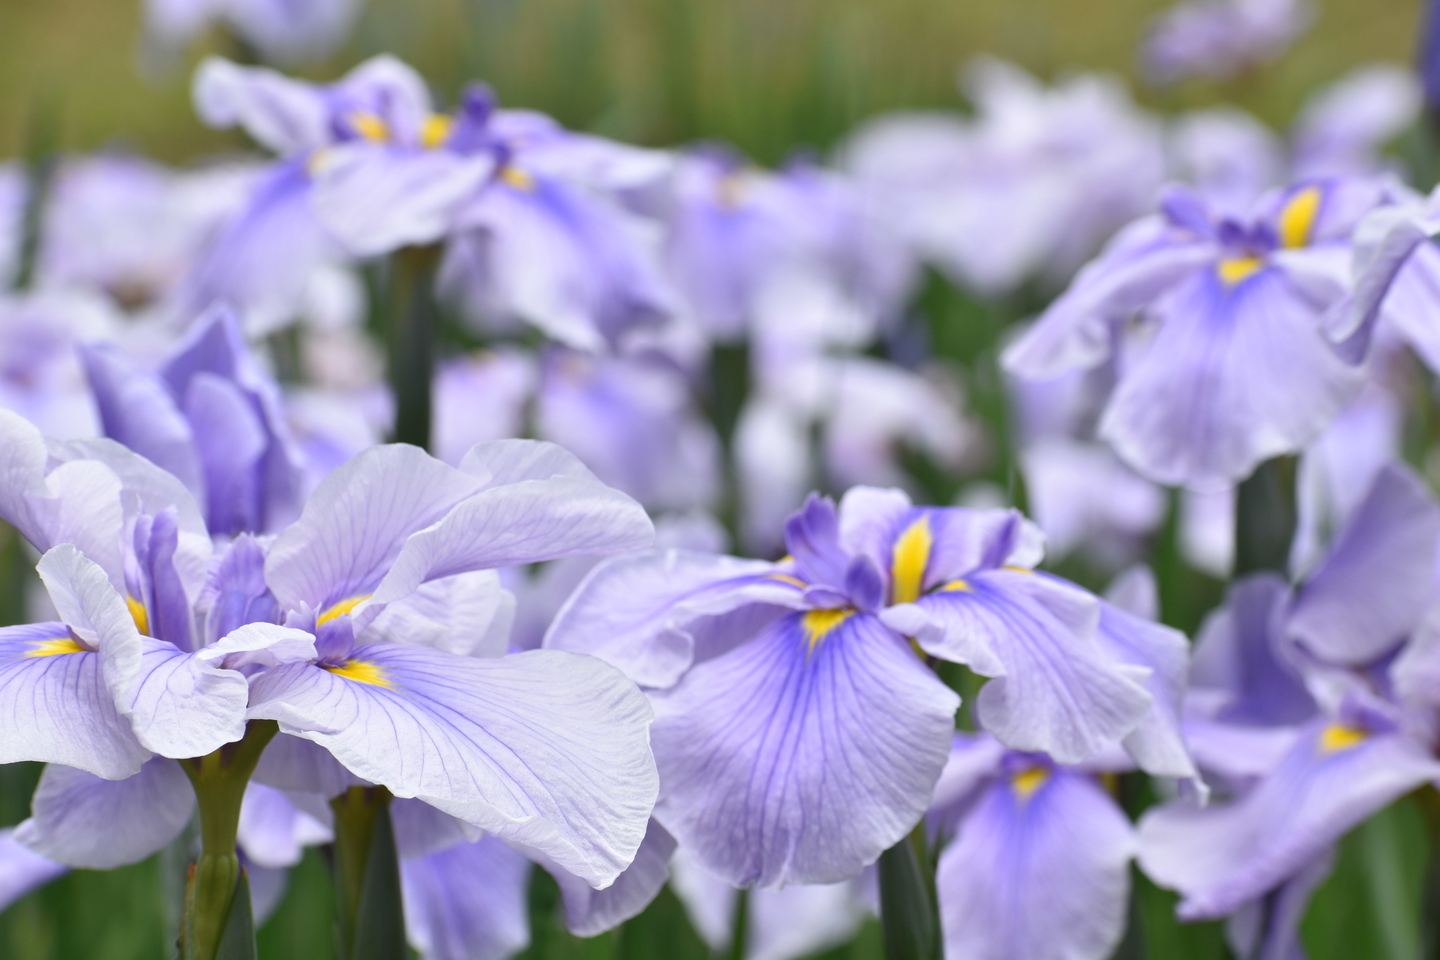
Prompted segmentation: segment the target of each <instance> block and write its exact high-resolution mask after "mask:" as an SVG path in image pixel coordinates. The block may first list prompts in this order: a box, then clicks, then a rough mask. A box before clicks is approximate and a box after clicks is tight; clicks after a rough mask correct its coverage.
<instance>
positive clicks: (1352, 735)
mask: <svg viewBox="0 0 1440 960" xmlns="http://www.w3.org/2000/svg"><path fill="white" fill-rule="evenodd" d="M1368 736H1369V734H1368V733H1366V732H1365V731H1364V730H1360V729H1358V728H1356V727H1352V726H1349V725H1348V724H1344V723H1332V724H1330V725H1329V726H1327V727H1326V728H1325V729H1324V730H1322V731H1321V732H1320V752H1321V753H1340V752H1341V751H1342V750H1349V749H1350V748H1351V747H1357V746H1359V745H1360V744H1361V743H1363V742H1364V741H1365V738H1366V737H1368Z"/></svg>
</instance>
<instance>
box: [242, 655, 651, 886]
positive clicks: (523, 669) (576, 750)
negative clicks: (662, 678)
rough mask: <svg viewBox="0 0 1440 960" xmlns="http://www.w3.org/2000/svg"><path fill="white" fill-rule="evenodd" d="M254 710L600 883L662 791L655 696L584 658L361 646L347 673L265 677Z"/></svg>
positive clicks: (631, 850) (283, 671)
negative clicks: (653, 733)
mask: <svg viewBox="0 0 1440 960" xmlns="http://www.w3.org/2000/svg"><path fill="white" fill-rule="evenodd" d="M250 716H251V717H255V718H266V719H273V720H278V721H280V730H281V732H282V733H289V734H293V735H295V736H299V737H304V738H306V739H309V740H313V741H314V742H316V743H318V744H320V745H321V746H323V747H325V748H326V749H327V750H329V751H330V752H331V753H332V754H334V755H335V757H336V759H338V760H339V761H340V762H341V763H343V764H344V765H345V766H346V767H348V768H349V769H350V770H351V771H352V772H353V773H355V774H356V775H357V776H360V777H363V778H365V779H367V780H370V781H373V782H375V783H379V784H382V785H384V786H386V787H388V788H389V789H390V791H391V792H392V793H393V794H395V795H396V796H397V797H418V798H420V799H422V800H425V801H426V802H428V803H430V804H432V805H434V806H436V807H438V808H440V809H441V810H443V811H445V812H446V813H449V814H451V815H452V816H456V817H459V818H460V819H462V820H465V821H467V822H469V823H472V824H474V825H476V826H478V827H480V828H482V829H484V830H486V831H488V832H490V833H493V834H495V835H496V836H499V837H501V838H502V839H507V840H514V841H515V842H517V843H523V844H526V845H528V846H532V847H535V848H537V849H540V850H543V851H544V852H545V853H546V854H547V855H549V856H550V857H551V858H552V859H554V860H555V862H556V863H558V864H560V865H561V866H563V867H564V868H565V869H567V870H569V871H571V872H572V873H575V874H577V875H579V876H581V877H583V878H584V879H585V880H586V881H588V882H590V883H592V884H594V885H596V886H604V885H606V884H608V883H610V882H611V881H613V880H614V879H615V877H616V876H617V875H618V874H619V873H620V872H621V871H622V870H623V869H624V868H625V866H626V865H627V864H628V863H629V862H630V859H631V858H632V857H633V856H634V854H635V850H636V848H638V847H639V845H640V841H641V839H642V838H643V837H644V832H645V824H646V822H647V821H648V819H649V815H650V809H651V805H652V804H653V803H654V798H655V794H656V791H657V789H658V778H657V776H656V773H655V768H654V760H653V759H652V757H651V756H650V750H649V747H648V730H649V725H650V720H651V711H650V706H649V704H648V703H647V702H646V701H645V698H644V696H643V695H642V694H641V693H640V692H639V691H638V690H637V689H636V688H635V687H634V685H633V684H631V683H630V682H629V681H628V680H626V679H625V678H624V677H623V675H621V674H620V672H619V671H617V670H615V669H614V668H613V667H609V666H607V665H605V664H603V663H602V662H600V661H599V660H596V659H594V658H591V657H581V656H577V655H575V654H569V653H560V652H558V651H550V650H535V651H529V652H527V653H520V654H515V655H513V656H507V657H499V658H495V659H480V658H476V657H456V656H451V655H449V654H445V653H441V652H439V651H435V650H430V649H427V648H424V647H416V646H410V645H408V644H374V645H371V646H365V647H358V648H356V650H355V651H354V653H353V655H352V659H351V660H350V661H349V662H348V664H347V665H346V666H344V667H339V668H336V669H335V670H334V671H331V670H326V669H324V668H321V667H318V666H310V665H304V664H294V665H289V666H282V667H275V668H272V669H270V670H268V671H266V672H264V673H262V674H260V675H259V676H258V677H256V678H255V680H254V686H253V693H252V705H251V709H250Z"/></svg>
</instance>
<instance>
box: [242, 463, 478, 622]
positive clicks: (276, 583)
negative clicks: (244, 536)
mask: <svg viewBox="0 0 1440 960" xmlns="http://www.w3.org/2000/svg"><path fill="white" fill-rule="evenodd" d="M479 488H480V483H479V481H477V480H476V479H475V478H474V477H471V476H467V475H466V474H464V473H462V472H460V471H459V470H456V469H455V468H454V467H450V466H447V465H445V464H443V463H441V462H440V461H439V460H436V459H434V458H433V457H431V456H430V455H429V454H427V453H425V451H423V450H421V449H419V448H418V447H411V446H406V445H404V444H390V445H388V446H383V447H374V448H372V449H370V450H366V451H364V452H363V453H361V454H359V455H358V456H356V457H354V458H353V459H351V460H350V461H349V462H348V463H345V464H344V465H342V466H340V467H338V468H336V469H335V471H334V472H332V473H331V474H330V475H329V476H328V477H326V478H325V480H324V481H323V482H322V483H321V484H320V486H319V487H318V488H316V490H315V492H314V493H312V494H311V495H310V499H309V501H307V502H306V504H305V509H304V511H303V512H302V513H301V514H300V519H299V520H297V521H296V522H295V523H293V524H291V525H290V527H288V528H287V529H286V530H285V532H284V533H282V534H281V535H280V536H279V537H277V538H276V540H275V542H274V543H273V544H272V545H271V547H270V550H269V552H268V554H267V556H266V558H265V580H266V582H267V583H269V584H270V588H271V589H272V590H273V591H274V592H275V597H276V599H278V600H279V601H280V605H281V608H282V609H287V610H293V609H297V608H299V607H300V605H301V604H303V603H309V604H310V605H311V606H313V607H316V608H317V609H323V608H324V607H326V606H328V605H329V604H331V603H335V602H336V601H339V600H344V599H349V598H352V597H357V596H360V595H364V594H367V593H370V592H373V591H374V589H375V587H376V586H378V585H379V583H380V580H381V578H382V577H383V576H384V575H385V572H386V571H387V570H388V569H389V567H390V564H391V563H393V562H394V560H395V558H396V557H397V556H398V555H399V553H400V550H401V548H402V547H403V546H404V545H405V541H406V539H407V538H408V537H409V536H410V535H411V534H412V533H415V532H416V531H417V530H422V529H424V528H426V527H428V526H430V525H431V524H433V523H435V522H436V521H437V520H440V519H441V518H442V517H444V516H445V514H446V513H448V512H449V511H450V510H451V509H452V508H453V507H454V506H455V505H456V504H457V503H459V502H460V501H462V500H464V499H465V498H466V497H468V496H471V495H472V494H474V493H475V492H476V490H478V489H479Z"/></svg>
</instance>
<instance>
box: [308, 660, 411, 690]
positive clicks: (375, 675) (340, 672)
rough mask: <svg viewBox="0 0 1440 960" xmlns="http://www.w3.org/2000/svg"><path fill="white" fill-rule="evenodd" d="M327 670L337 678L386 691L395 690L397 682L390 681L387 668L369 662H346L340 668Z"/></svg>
mask: <svg viewBox="0 0 1440 960" xmlns="http://www.w3.org/2000/svg"><path fill="white" fill-rule="evenodd" d="M325 669H326V670H328V671H330V672H331V673H333V674H335V676H337V677H344V678H345V679H346V680H354V681H355V682H356V683H364V684H368V685H369V686H372V687H382V688H384V689H386V690H394V689H395V682H394V681H393V680H391V679H390V675H389V674H388V673H387V672H386V670H385V668H384V667H382V666H380V664H378V663H372V662H371V661H369V660H346V661H345V662H344V663H342V664H341V665H340V666H338V667H326V668H325Z"/></svg>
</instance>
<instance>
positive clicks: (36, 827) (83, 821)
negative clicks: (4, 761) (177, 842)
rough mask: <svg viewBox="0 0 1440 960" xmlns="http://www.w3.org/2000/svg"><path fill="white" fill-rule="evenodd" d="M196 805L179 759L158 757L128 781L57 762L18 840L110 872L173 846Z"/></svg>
mask: <svg viewBox="0 0 1440 960" xmlns="http://www.w3.org/2000/svg"><path fill="white" fill-rule="evenodd" d="M194 809H195V791H194V790H193V789H192V788H191V786H190V780H189V778H187V777H186V776H185V771H183V770H181V769H180V764H178V763H176V762H175V761H174V760H168V759H166V758H164V757H154V758H152V759H151V760H149V761H147V762H146V763H145V765H144V766H143V767H141V768H140V772H139V773H137V774H135V775H134V776H133V777H128V778H126V779H124V780H102V779H100V778H99V777H96V776H94V775H92V774H89V773H86V772H85V771H83V770H76V769H74V768H73V767H64V766H60V765H59V764H53V763H52V764H50V765H49V766H47V767H46V768H45V772H44V773H43V774H42V775H41V777H40V784H39V786H37V787H36V788H35V798H34V799H33V800H32V801H31V810H32V815H31V817H30V819H28V820H26V821H25V822H24V823H22V824H20V826H19V827H17V828H16V830H15V839H17V840H19V841H20V842H21V843H23V844H25V846H27V847H29V848H30V849H31V850H34V851H35V852H36V853H39V854H42V855H43V856H46V857H49V858H50V859H51V860H54V861H56V862H58V863H64V864H68V865H70V866H72V867H87V868H89V869H93V870H110V869H113V868H114V867H120V866H124V865H125V864H127V863H138V862H139V861H141V860H144V859H145V858H146V857H148V856H150V854H152V853H154V852H155V851H157V850H159V849H161V848H162V847H164V846H166V845H167V844H168V843H170V841H172V840H174V839H175V838H176V837H178V836H179V835H180V831H181V830H184V829H185V824H187V823H189V822H190V814H191V813H192V812H193V811H194Z"/></svg>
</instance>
